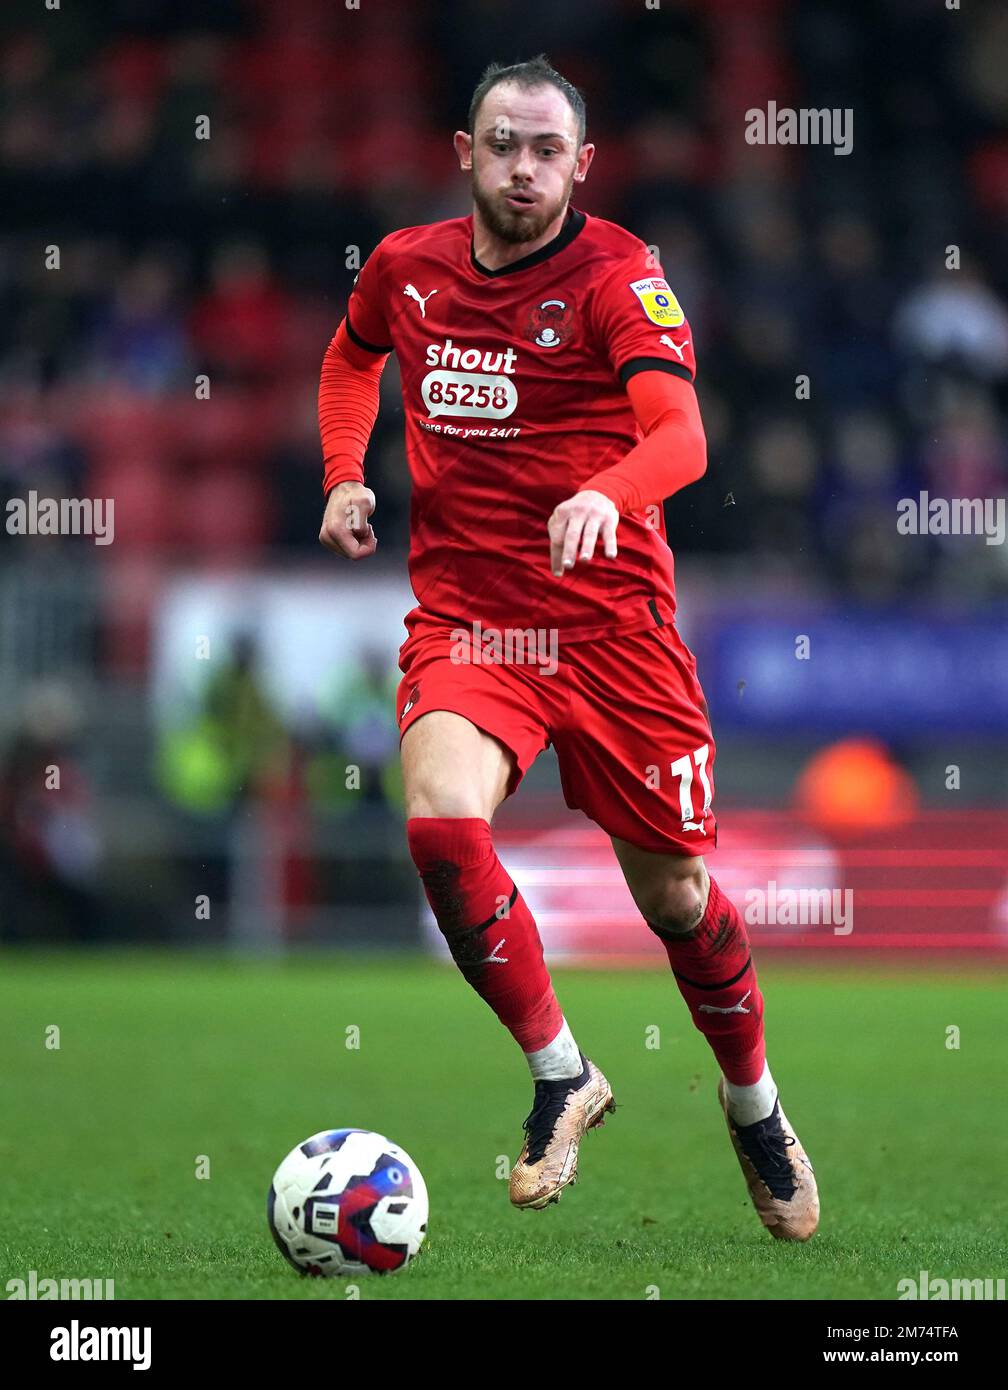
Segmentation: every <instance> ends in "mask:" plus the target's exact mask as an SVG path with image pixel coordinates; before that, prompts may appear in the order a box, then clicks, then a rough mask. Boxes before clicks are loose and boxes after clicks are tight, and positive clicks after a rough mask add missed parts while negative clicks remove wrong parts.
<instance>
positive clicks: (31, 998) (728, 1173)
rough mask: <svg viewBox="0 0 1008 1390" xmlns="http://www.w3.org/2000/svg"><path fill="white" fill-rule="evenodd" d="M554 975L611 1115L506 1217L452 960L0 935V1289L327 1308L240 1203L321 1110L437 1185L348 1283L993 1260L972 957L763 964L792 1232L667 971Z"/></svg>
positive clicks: (337, 1291)
mask: <svg viewBox="0 0 1008 1390" xmlns="http://www.w3.org/2000/svg"><path fill="white" fill-rule="evenodd" d="M555 978H556V983H557V988H558V993H559V995H560V999H561V1002H562V1003H563V1005H564V1008H565V1011H566V1013H567V1016H568V1018H569V1019H570V1021H571V1024H572V1026H573V1028H574V1030H575V1033H576V1035H577V1037H578V1039H579V1041H580V1042H581V1045H582V1047H584V1048H585V1050H586V1051H588V1052H589V1053H590V1055H591V1056H592V1057H594V1058H595V1060H596V1061H598V1063H599V1064H600V1065H601V1066H602V1067H603V1069H604V1070H605V1072H606V1074H607V1076H608V1077H609V1079H610V1081H611V1083H612V1085H613V1089H614V1092H615V1095H616V1100H617V1103H618V1105H619V1109H618V1111H617V1113H616V1115H615V1116H613V1117H611V1118H610V1119H609V1120H608V1121H607V1123H606V1126H605V1128H604V1129H603V1130H600V1131H596V1132H594V1133H592V1134H589V1135H588V1137H587V1139H586V1141H585V1143H584V1145H583V1146H582V1159H581V1178H580V1181H579V1183H578V1185H577V1186H576V1187H574V1188H571V1189H569V1190H568V1191H567V1192H566V1193H565V1194H564V1196H563V1199H562V1201H561V1202H560V1204H559V1205H558V1206H555V1207H552V1208H550V1209H548V1210H547V1211H544V1212H517V1211H514V1210H513V1209H512V1208H511V1207H510V1206H509V1204H508V1200H507V1183H506V1174H507V1170H508V1166H509V1164H510V1162H511V1161H513V1159H514V1156H515V1154H516V1152H517V1150H518V1148H519V1145H520V1140H521V1137H522V1132H521V1122H522V1120H523V1119H524V1117H525V1115H526V1114H527V1112H528V1109H529V1106H530V1103H531V1085H530V1083H529V1080H528V1076H527V1072H526V1069H525V1065H524V1062H523V1060H522V1058H521V1056H520V1055H519V1054H518V1052H517V1050H516V1049H515V1047H514V1045H513V1044H512V1042H511V1040H510V1038H509V1037H508V1035H507V1034H506V1033H505V1031H504V1030H503V1029H502V1028H501V1027H500V1025H499V1024H498V1023H497V1022H496V1021H495V1020H494V1019H493V1017H492V1016H491V1015H490V1014H489V1013H488V1012H487V1010H486V1009H485V1007H484V1006H483V1005H482V1004H481V1002H480V1001H479V1000H478V999H477V998H476V997H475V995H473V994H472V993H471V992H470V990H469V989H468V988H467V986H466V985H465V984H464V983H463V982H462V980H461V979H460V978H459V977H458V976H456V974H455V973H454V972H453V971H452V970H451V969H450V968H446V967H444V966H441V965H439V964H436V963H433V962H427V961H423V960H418V959H404V958H399V957H397V958H395V959H390V960H385V959H381V960H374V959H369V960H362V959H361V958H359V957H354V958H346V957H341V956H323V957H313V958H312V959H305V958H300V959H295V960H289V961H281V962H277V963H269V962H251V963H250V962H243V961H242V962H233V961H230V960H226V959H220V958H214V959H210V958H206V957H199V958H197V957H193V956H184V955H157V956H154V955H151V954H136V955H116V956H109V955H92V956H80V957H74V956H71V955H62V954H60V955H45V956H42V955H21V954H16V953H10V952H7V953H4V954H3V955H2V956H0V1037H2V1039H3V1045H4V1046H3V1051H4V1071H5V1073H6V1077H5V1080H4V1086H3V1089H4V1092H5V1098H4V1105H3V1119H4V1123H3V1126H2V1131H0V1159H2V1171H3V1204H2V1205H3V1222H2V1234H0V1270H2V1279H3V1281H4V1282H6V1280H7V1279H9V1278H12V1277H17V1278H26V1277H27V1275H28V1271H29V1270H32V1269H34V1270H36V1271H37V1275H38V1278H39V1279H42V1278H61V1277H65V1278H87V1277H91V1278H96V1279H97V1278H106V1279H107V1278H112V1279H114V1280H115V1292H116V1297H117V1298H118V1299H129V1298H172V1299H195V1298H202V1299H218V1298H236V1299H279V1298H294V1299H333V1298H336V1299H344V1298H346V1297H347V1296H348V1291H347V1286H346V1282H345V1281H343V1280H339V1279H332V1280H321V1279H304V1278H299V1277H298V1275H296V1274H295V1273H294V1272H293V1271H292V1270H291V1269H290V1268H289V1267H288V1266H287V1265H286V1264H285V1262H284V1261H283V1260H282V1259H281V1258H280V1256H279V1254H278V1252H277V1251H276V1250H275V1248H274V1246H273V1243H272V1240H271V1239H270V1236H269V1233H268V1231H267V1227H266V1219H265V1195H266V1189H267V1187H268V1184H269V1180H270V1177H271V1176H272V1173H273V1170H274V1168H275V1167H276V1165H277V1164H278V1163H279V1161H280V1159H281V1158H282V1157H283V1155H284V1154H285V1153H286V1152H287V1151H288V1150H289V1149H290V1148H292V1147H293V1146H294V1144H295V1143H297V1142H299V1141H300V1140H301V1139H303V1138H305V1137H306V1136H307V1135H309V1134H312V1133H314V1132H315V1131H317V1130H320V1129H325V1128H329V1127H339V1126H360V1127H363V1128H367V1129H375V1130H379V1131H381V1132H382V1133H384V1134H387V1135H388V1136H389V1137H390V1138H391V1139H393V1140H394V1141H395V1142H397V1143H399V1144H401V1145H403V1147H404V1148H406V1149H408V1150H409V1152H410V1153H411V1154H412V1156H413V1157H414V1159H415V1160H416V1161H417V1163H418V1164H419V1165H420V1168H421V1170H422V1172H423V1173H424V1175H425V1177H426V1180H427V1185H428V1188H429V1190H430V1197H431V1216H430V1227H429V1235H428V1239H427V1242H426V1245H425V1247H424V1249H423V1251H422V1252H421V1255H420V1257H419V1258H418V1259H417V1260H416V1261H415V1262H414V1264H413V1265H412V1267H411V1268H410V1269H409V1270H407V1271H406V1272H405V1273H404V1274H401V1275H397V1276H394V1277H391V1278H378V1277H370V1278H366V1279H363V1280H361V1281H360V1282H359V1285H358V1287H359V1291H360V1297H361V1298H362V1299H389V1298H391V1299H401V1298H407V1299H408V1298H424V1299H426V1298H430V1299H441V1298H445V1299H451V1298H477V1299H492V1298H507V1299H517V1298H532V1299H566V1298H620V1299H644V1298H646V1297H649V1296H650V1297H655V1296H658V1297H660V1298H662V1299H676V1298H714V1299H733V1298H763V1299H777V1298H783V1299H787V1298H816V1299H819V1298H882V1299H892V1298H895V1297H896V1293H897V1282H898V1280H899V1279H901V1278H904V1277H908V1276H909V1277H911V1278H914V1279H916V1278H917V1275H918V1272H919V1271H920V1270H922V1269H927V1270H929V1271H930V1273H931V1274H932V1275H933V1276H944V1277H946V1278H949V1277H990V1276H1001V1277H1003V1276H1004V1275H1005V1274H1006V1272H1008V1271H1006V1268H1005V1253H1004V1252H1005V1247H1004V1242H1003V1232H1004V1230H1005V1226H1006V1217H1008V1199H1006V1190H1005V1187H1006V1180H1005V1175H1004V1164H1003V1161H1002V1159H1003V1155H1004V1153H1005V1151H1006V1147H1008V1146H1006V1140H1008V1110H1006V1107H1005V1106H1004V1104H1003V1103H1002V1088H1003V1079H1004V1074H1005V1062H1006V1051H1008V1048H1006V1043H1005V1033H1004V995H1003V985H1002V984H1001V982H1000V981H999V980H998V979H997V978H991V977H989V976H987V977H985V976H983V975H981V974H980V973H979V972H977V973H973V974H967V973H963V974H953V975H947V976H940V975H938V974H936V973H931V974H915V973H906V974H896V973H892V974H890V975H884V974H881V973H877V972H870V971H867V970H865V971H861V972H855V971H852V970H850V969H842V970H841V969H833V970H826V969H818V968H811V967H810V968H804V969H801V970H799V969H796V968H794V967H789V968H787V969H785V968H784V967H782V966H778V965H776V964H774V963H773V962H764V963H763V965H762V968H761V972H760V981H761V984H762V987H763V990H764V993H765V995H766V996H767V1023H768V1036H769V1041H770V1060H771V1065H772V1066H773V1068H774V1074H775V1076H776V1078H777V1081H778V1083H779V1085H780V1087H781V1097H782V1100H783V1103H784V1106H785V1109H786V1110H787V1111H788V1114H789V1116H790V1118H791V1119H792V1121H793V1122H794V1123H795V1125H796V1127H797V1128H798V1131H799V1133H800V1134H801V1136H802V1140H803V1142H804V1143H805V1145H806V1147H807V1149H808V1151H809V1153H810V1154H811V1156H812V1161H813V1162H814V1163H815V1166H816V1172H817V1176H818V1178H819V1184H820V1191H821V1196H822V1203H823V1219H822V1225H821V1227H820V1232H819V1234H818V1235H817V1236H816V1237H815V1239H814V1240H813V1241H812V1242H811V1243H810V1244H808V1245H806V1246H788V1245H783V1244H780V1243H778V1242H776V1241H774V1240H772V1239H771V1238H770V1236H769V1235H768V1234H767V1233H766V1232H765V1231H764V1230H763V1228H762V1227H761V1226H760V1224H759V1222H758V1220H757V1218H756V1215H755V1213H754V1212H753V1210H752V1208H751V1207H750V1205H749V1201H748V1197H747V1195H746V1192H745V1188H744V1185H743V1181H742V1176H741V1173H740V1171H739V1168H738V1164H737V1162H736V1159H735V1156H734V1153H733V1151H732V1148H731V1145H730V1143H729V1140H728V1135H727V1131H726V1129H725V1126H724V1121H723V1119H722V1117H721V1113H720V1110H719V1107H718V1104H717V1099H716V1095H715V1084H716V1078H717V1071H716V1067H715V1064H714V1061H713V1058H712V1057H711V1056H710V1054H709V1052H708V1050H707V1047H706V1044H705V1043H704V1041H703V1039H702V1038H701V1037H700V1035H699V1034H698V1033H697V1032H696V1031H695V1030H694V1028H693V1026H692V1024H691V1022H690V1020H689V1017H688V1015H687V1013H686V1010H685V1006H684V1005H683V1004H682V1002H681V1000H680V999H679V996H678V992H677V991H676V989H675V987H674V985H673V982H672V980H671V978H670V977H669V976H668V975H667V974H665V973H663V972H655V973H629V972H618V973H613V974H609V975H606V974H604V973H600V972H579V971H568V970H559V971H557V972H556V974H555ZM50 1025H57V1026H58V1028H59V1030H60V1032H59V1048H58V1049H54V1048H47V1046H46V1029H47V1028H48V1027H49V1026H50ZM655 1025H657V1027H658V1029H659V1030H660V1031H659V1034H658V1035H657V1040H658V1041H659V1042H660V1046H658V1047H657V1048H656V1047H654V1046H653V1045H652V1046H651V1047H648V1046H647V1045H646V1044H647V1042H648V1039H649V1038H650V1039H651V1041H652V1043H653V1042H654V1041H655V1036H656V1035H655V1034H654V1033H653V1031H652V1032H651V1033H649V1032H648V1030H649V1029H652V1030H653V1028H654V1026H655ZM950 1025H954V1026H955V1027H957V1028H958V1029H959V1030H960V1047H959V1048H958V1049H957V1050H954V1049H950V1048H948V1047H947V1046H946V1029H947V1028H948V1027H949V1026H950ZM354 1028H356V1029H359V1030H360V1039H359V1041H360V1045H359V1048H355V1047H348V1046H347V1045H346V1042H347V1040H348V1038H349V1040H350V1041H351V1042H352V1041H353V1037H354V1034H353V1033H352V1032H351V1033H349V1034H348V1032H347V1030H349V1029H354ZM201 1155H205V1156H206V1158H208V1159H209V1172H210V1176H209V1178H208V1179H203V1180H201V1179H197V1177H196V1176H195V1174H196V1171H197V1164H198V1161H199V1157H200V1156H201Z"/></svg>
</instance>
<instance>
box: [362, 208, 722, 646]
mask: <svg viewBox="0 0 1008 1390" xmlns="http://www.w3.org/2000/svg"><path fill="white" fill-rule="evenodd" d="M472 231H473V226H472V218H471V217H462V218H455V219H453V220H451V221H447V222H435V223H433V224H431V225H430V226H424V227H409V228H406V229H405V230H403V231H399V232H393V233H392V234H391V235H390V236H387V237H385V239H384V240H383V241H382V242H380V243H379V245H378V246H377V247H376V249H375V250H374V252H373V253H372V254H371V256H370V257H369V258H368V260H367V262H366V264H365V265H364V266H363V268H362V269H361V271H360V274H359V275H358V277H357V280H356V283H355V285H354V288H353V291H352V293H351V295H350V302H349V305H348V307H347V331H348V333H349V335H350V337H351V338H352V340H353V341H354V342H355V343H356V344H357V345H358V346H360V347H362V348H367V349H369V350H370V351H372V352H376V353H387V352H389V351H394V352H395V354H396V356H397V358H398V359H399V367H400V372H401V375H402V392H403V409H404V413H405V417H406V457H407V459H408V462H409V469H410V475H411V478H412V483H413V495H412V509H411V534H410V555H409V573H410V579H411V582H412V585H413V591H414V593H415V594H416V597H417V599H418V601H419V605H420V606H419V608H417V609H415V610H414V612H413V613H411V614H410V615H409V617H408V618H407V620H406V624H407V627H408V628H409V630H410V632H413V631H414V630H415V629H416V627H417V626H418V624H422V623H423V621H424V619H425V618H431V619H434V620H437V621H441V622H450V623H452V624H453V625H457V626H465V627H471V626H472V624H473V623H475V622H477V621H478V622H479V623H481V624H482V626H483V628H484V629H486V628H488V627H494V628H499V629H504V628H522V629H525V628H551V629H555V630H556V631H557V633H558V636H559V639H560V640H561V641H568V642H571V641H583V640H586V639H589V638H594V637H599V636H602V635H604V634H606V633H609V632H613V631H616V630H619V629H628V630H629V629H633V628H635V627H638V628H639V627H645V626H648V625H653V624H654V622H655V620H656V617H657V615H658V614H660V615H661V617H662V618H663V619H664V620H665V621H669V620H671V618H672V615H673V613H674V610H675V590H674V583H673V565H672V553H671V551H670V550H669V548H668V544H667V542H666V540H665V525H664V519H663V518H662V515H661V508H660V507H653V508H649V509H645V510H643V511H640V512H632V513H629V514H625V515H624V516H623V517H622V518H621V520H620V524H619V529H618V531H617V542H618V546H619V555H618V558H617V559H615V560H607V559H606V558H605V557H604V555H603V554H602V553H601V547H599V549H598V550H597V551H596V555H595V558H594V559H593V560H591V561H589V562H584V561H578V563H577V564H576V565H575V566H574V568H573V569H572V570H570V571H568V572H567V573H566V574H565V575H564V576H563V578H561V579H557V578H555V577H554V576H553V574H552V573H551V571H550V563H549V559H550V552H549V537H548V535H547V530H546V524H547V521H548V520H549V517H550V514H551V513H552V511H553V509H554V508H555V507H556V506H557V504H558V503H560V502H563V501H566V500H567V498H569V497H571V496H572V495H573V494H574V493H575V492H577V491H578V489H579V488H581V487H582V486H583V485H584V484H585V482H586V481H587V480H588V479H589V478H591V477H592V476H593V475H594V474H595V473H597V472H599V471H600V470H601V469H603V468H608V467H609V466H611V465H612V464H614V463H616V462H618V461H619V460H620V459H621V458H623V457H624V456H625V455H626V454H627V453H629V452H630V450H631V449H632V448H633V447H634V445H635V444H636V443H637V442H638V440H639V439H640V438H641V433H640V430H639V428H638V426H637V423H636V421H635V419H634V415H633V411H632V409H631V406H630V401H629V398H628V397H627V394H626V390H625V385H624V383H625V382H626V381H627V379H628V378H629V377H630V376H632V375H633V373H634V372H638V371H648V370H654V369H659V370H663V371H669V372H673V373H675V374H676V375H679V376H682V377H684V378H685V379H686V380H687V381H691V380H692V379H693V375H694V370H695V363H694V357H693V347H692V343H691V341H690V339H691V334H690V329H689V325H688V324H687V322H686V319H685V317H684V315H683V312H682V310H681V309H680V307H679V305H678V303H677V301H676V298H675V296H674V295H673V293H672V291H671V289H670V288H669V286H668V284H667V282H666V280H665V278H664V276H663V274H662V270H661V267H660V266H659V265H658V264H657V263H656V261H655V259H654V257H653V256H652V254H651V253H650V252H649V251H648V249H647V247H646V246H645V245H644V243H643V242H641V241H640V240H639V239H638V238H637V237H635V236H632V235H631V234H630V233H629V232H626V231H624V230H623V228H621V227H617V226H615V225H614V224H613V223H611V222H605V221H603V220H601V219H600V218H597V217H589V216H587V215H586V214H584V213H582V212H578V211H576V210H573V209H571V210H570V212H569V213H568V216H567V220H566V222H565V224H564V227H563V229H562V230H561V231H560V233H559V234H558V235H557V236H556V237H555V238H554V239H553V241H551V242H550V243H549V244H548V245H546V246H544V247H542V248H541V249H540V250H538V251H534V252H532V253H531V254H530V255H528V256H525V257H523V258H522V259H521V260H518V261H514V262H513V263H512V264H511V265H507V266H503V267H501V268H500V269H498V270H489V269H487V268H486V267H485V266H482V265H480V264H479V262H478V261H477V260H476V257H475V255H474V252H473V245H472Z"/></svg>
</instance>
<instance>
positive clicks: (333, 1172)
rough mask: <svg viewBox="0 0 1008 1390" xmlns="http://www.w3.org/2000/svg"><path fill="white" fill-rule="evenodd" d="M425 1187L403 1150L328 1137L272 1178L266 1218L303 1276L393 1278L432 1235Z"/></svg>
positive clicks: (353, 1133)
mask: <svg viewBox="0 0 1008 1390" xmlns="http://www.w3.org/2000/svg"><path fill="white" fill-rule="evenodd" d="M427 1211H428V1203H427V1186H426V1184H425V1183H424V1180H423V1177H422V1175H421V1173H420V1169H419V1168H418V1167H417V1166H416V1164H415V1163H414V1162H413V1160H412V1159H411V1158H410V1156H409V1154H408V1153H407V1152H406V1151H405V1149H400V1148H399V1146H398V1145H397V1144H393V1143H391V1142H390V1141H389V1140H388V1139H386V1138H385V1137H384V1135H381V1134H374V1133H372V1131H371V1130H368V1129H326V1130H322V1132H321V1133H320V1134H313V1135H312V1137H311V1138H310V1139H306V1140H305V1141H304V1143H303V1144H298V1146H297V1148H294V1149H291V1151H290V1153H289V1154H288V1155H287V1157H286V1158H285V1159H284V1161H283V1162H282V1163H281V1164H280V1167H279V1168H278V1169H277V1170H276V1173H275V1174H274V1175H273V1182H272V1183H271V1185H270V1190H269V1195H268V1197H267V1199H266V1217H267V1220H268V1221H269V1227H270V1230H271V1232H272V1233H273V1239H274V1240H275V1241H276V1243H277V1247H278V1249H279V1250H280V1253H281V1254H282V1255H283V1256H284V1258H285V1259H287V1260H289V1261H290V1263H291V1264H292V1265H293V1266H294V1268H295V1269H296V1270H298V1271H299V1272H300V1273H301V1274H315V1275H325V1276H333V1275H338V1276H346V1275H361V1274H370V1273H375V1274H392V1273H395V1272H397V1271H398V1270H401V1269H405V1268H406V1266H407V1265H408V1264H409V1262H410V1260H412V1259H413V1257H414V1256H415V1255H416V1253H417V1251H418V1250H419V1249H420V1246H421V1245H422V1244H423V1240H424V1236H425V1235H426V1234H427Z"/></svg>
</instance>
